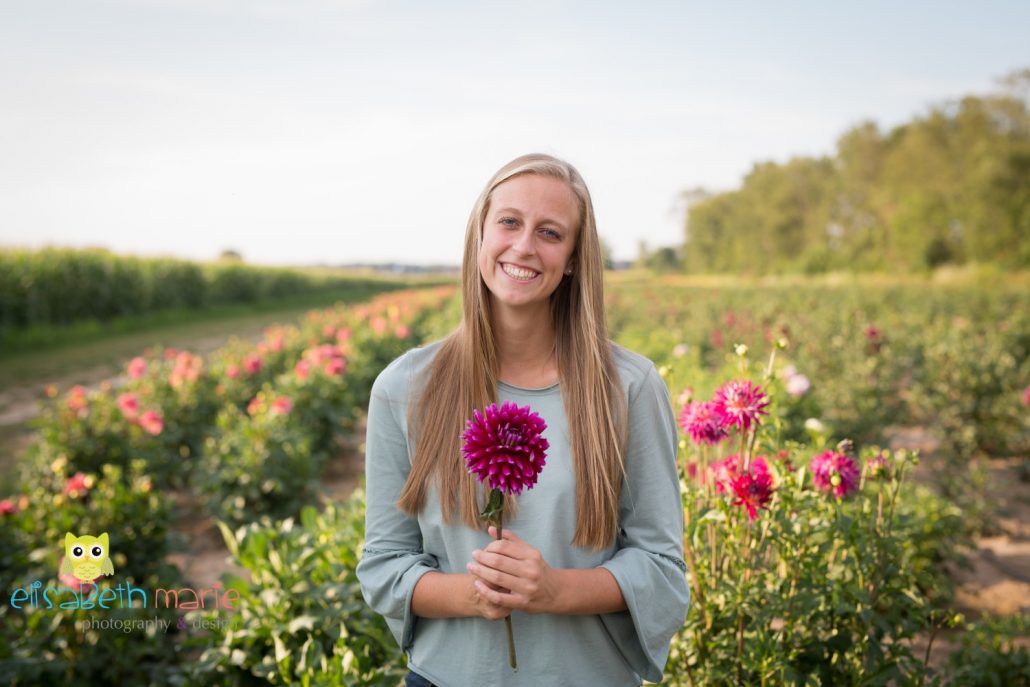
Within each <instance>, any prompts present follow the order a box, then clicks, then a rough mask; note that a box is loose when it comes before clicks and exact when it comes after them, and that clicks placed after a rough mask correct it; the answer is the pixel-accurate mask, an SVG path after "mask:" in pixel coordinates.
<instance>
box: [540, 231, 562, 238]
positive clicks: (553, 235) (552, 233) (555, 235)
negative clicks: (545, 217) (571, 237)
mask: <svg viewBox="0 0 1030 687" xmlns="http://www.w3.org/2000/svg"><path fill="white" fill-rule="evenodd" d="M543 232H544V233H545V234H547V236H549V237H550V238H552V239H560V238H561V234H559V233H558V232H557V231H555V230H554V229H544V230H543Z"/></svg>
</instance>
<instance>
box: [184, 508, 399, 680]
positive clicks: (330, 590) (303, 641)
mask: <svg viewBox="0 0 1030 687" xmlns="http://www.w3.org/2000/svg"><path fill="white" fill-rule="evenodd" d="M222 534H223V537H224V538H225V542H226V545H227V546H228V547H229V549H230V551H232V554H233V557H234V559H235V561H236V563H237V564H238V565H240V566H242V567H243V568H245V569H246V570H247V571H248V573H249V576H250V580H249V581H246V580H244V579H241V578H237V577H234V578H231V579H230V580H229V581H228V582H227V585H226V588H227V589H235V590H238V591H239V593H240V599H241V601H240V610H239V616H238V619H234V622H230V623H228V624H218V623H212V627H213V630H212V632H211V633H210V635H208V636H204V637H199V638H196V639H194V640H193V642H192V643H193V644H195V645H198V646H202V647H205V648H204V651H203V653H202V655H201V656H200V658H199V660H198V661H196V662H195V663H194V664H192V665H191V666H190V684H196V685H209V684H219V685H252V684H272V685H298V684H303V685H391V686H392V685H396V684H398V683H399V682H400V681H401V679H402V676H403V674H404V670H405V660H404V657H403V654H402V653H401V651H400V649H399V648H398V647H397V644H396V642H395V641H394V639H393V636H392V635H391V634H390V631H389V629H388V628H387V626H386V623H385V621H383V619H382V617H381V616H379V615H378V614H376V613H375V612H373V611H372V610H371V609H370V608H369V607H368V605H367V604H366V603H365V602H364V600H363V598H362V596H361V588H360V586H359V584H358V580H357V576H356V575H355V569H356V567H357V564H358V556H359V552H360V551H361V546H362V543H363V541H364V497H363V493H362V492H361V491H358V492H355V494H354V495H352V496H351V498H350V499H349V500H348V501H346V502H344V503H342V504H340V505H334V504H329V505H327V506H326V508H325V510H324V511H323V512H322V513H321V514H320V513H318V512H317V510H316V509H315V508H313V507H310V506H309V507H306V508H305V509H304V510H303V511H302V512H301V515H300V522H299V523H298V522H295V521H294V520H292V519H287V520H286V521H284V522H281V523H275V524H274V525H256V524H251V525H247V526H245V527H242V528H240V529H239V530H237V531H235V532H233V531H232V530H231V529H230V528H229V527H228V526H226V525H224V524H223V525H222ZM206 617H208V618H210V619H211V620H218V618H219V616H217V615H215V614H208V615H207V616H206ZM222 617H224V614H223V616H222Z"/></svg>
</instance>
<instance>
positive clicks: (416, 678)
mask: <svg viewBox="0 0 1030 687" xmlns="http://www.w3.org/2000/svg"><path fill="white" fill-rule="evenodd" d="M404 687H434V685H433V683H432V682H430V681H429V680H427V679H425V678H424V677H422V676H421V675H419V674H418V673H413V672H411V671H410V670H409V671H408V674H407V675H405V676H404Z"/></svg>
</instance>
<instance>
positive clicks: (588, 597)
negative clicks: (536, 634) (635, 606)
mask: <svg viewBox="0 0 1030 687" xmlns="http://www.w3.org/2000/svg"><path fill="white" fill-rule="evenodd" d="M553 572H554V588H555V591H554V594H553V599H552V601H551V604H550V609H549V610H547V611H545V612H547V613H554V614H557V615H595V614H602V613H615V612H617V611H624V610H626V600H625V598H624V597H623V596H622V589H621V588H620V587H619V583H618V582H616V581H615V577H614V576H613V575H612V574H611V572H609V571H608V570H607V569H606V568H560V569H558V568H556V569H554V570H553Z"/></svg>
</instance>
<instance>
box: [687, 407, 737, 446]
mask: <svg viewBox="0 0 1030 687" xmlns="http://www.w3.org/2000/svg"><path fill="white" fill-rule="evenodd" d="M680 427H681V428H682V429H683V431H684V432H685V433H687V434H689V435H690V438H691V439H693V440H694V443H695V444H718V443H719V442H720V441H722V440H723V439H725V438H726V437H727V436H729V432H727V431H726V428H725V427H723V425H722V415H720V414H719V413H718V411H716V409H715V403H713V402H712V401H696V402H694V403H687V404H686V405H685V406H683V411H682V412H681V413H680Z"/></svg>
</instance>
